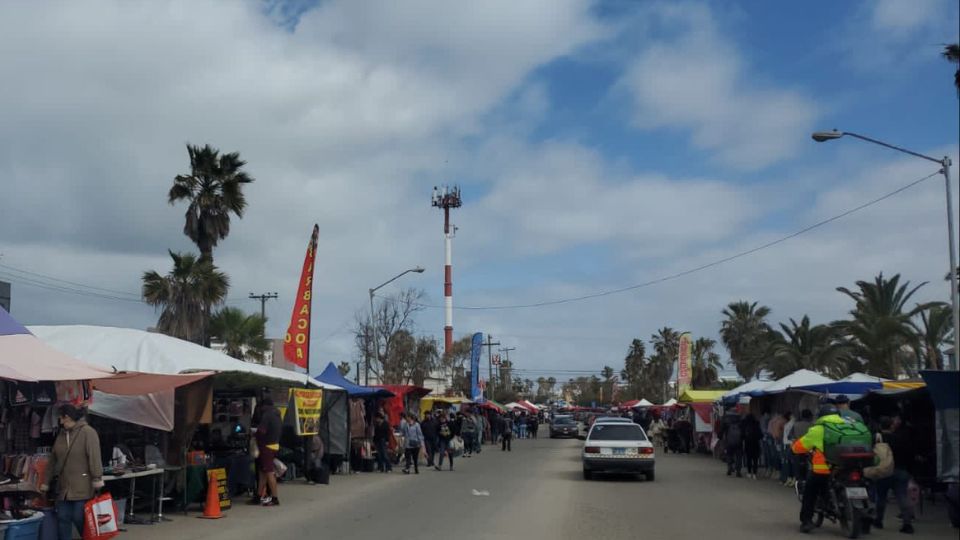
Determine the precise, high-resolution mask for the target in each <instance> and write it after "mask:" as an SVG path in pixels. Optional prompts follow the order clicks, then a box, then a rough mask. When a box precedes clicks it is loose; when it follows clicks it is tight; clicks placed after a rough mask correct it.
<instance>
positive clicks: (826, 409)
mask: <svg viewBox="0 0 960 540" xmlns="http://www.w3.org/2000/svg"><path fill="white" fill-rule="evenodd" d="M838 412H839V409H837V406H836V405H834V404H832V403H826V404H823V405H821V406H820V411H819V412H818V413H817V418H823V417H824V416H829V415H831V414H837V413H838Z"/></svg>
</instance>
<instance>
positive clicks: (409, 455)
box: [400, 413, 423, 474]
mask: <svg viewBox="0 0 960 540" xmlns="http://www.w3.org/2000/svg"><path fill="white" fill-rule="evenodd" d="M403 416H404V419H403V422H401V423H400V433H402V434H403V440H404V443H403V457H404V463H403V474H410V461H411V460H412V461H413V471H414V474H420V447H421V446H423V430H421V429H420V424H418V423H417V417H416V415H414V414H413V413H411V414H404V415H403Z"/></svg>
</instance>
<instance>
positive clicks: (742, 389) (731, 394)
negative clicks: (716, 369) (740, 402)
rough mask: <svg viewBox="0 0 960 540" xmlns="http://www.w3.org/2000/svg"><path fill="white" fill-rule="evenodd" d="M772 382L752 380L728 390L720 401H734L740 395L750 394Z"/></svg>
mask: <svg viewBox="0 0 960 540" xmlns="http://www.w3.org/2000/svg"><path fill="white" fill-rule="evenodd" d="M772 382H773V381H768V380H766V379H762V380H761V379H754V380H752V381H747V382H745V383H743V384H741V385H740V386H738V387H736V388H734V389H733V390H728V391H727V392H726V393H725V394H723V396H722V399H723V400H724V401H728V402H729V401H736V400H737V399H739V398H740V396H741V395H742V394H749V393H750V392H753V391H756V390H760V389H761V388H763V387H764V386H767V385H768V384H770V383H772Z"/></svg>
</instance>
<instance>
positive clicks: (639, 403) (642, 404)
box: [620, 399, 653, 409]
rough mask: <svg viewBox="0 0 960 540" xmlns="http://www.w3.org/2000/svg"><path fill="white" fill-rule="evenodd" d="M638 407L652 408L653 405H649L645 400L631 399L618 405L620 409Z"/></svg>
mask: <svg viewBox="0 0 960 540" xmlns="http://www.w3.org/2000/svg"><path fill="white" fill-rule="evenodd" d="M638 407H653V403H650V402H649V401H647V400H646V399H631V400H630V401H627V402H625V403H623V404H621V405H620V408H622V409H633V408H638Z"/></svg>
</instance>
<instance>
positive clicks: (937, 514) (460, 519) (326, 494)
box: [124, 438, 957, 540]
mask: <svg viewBox="0 0 960 540" xmlns="http://www.w3.org/2000/svg"><path fill="white" fill-rule="evenodd" d="M582 444H583V443H582V442H580V441H577V440H550V439H545V438H541V439H537V440H522V441H514V448H513V452H507V453H505V452H501V451H500V449H499V448H498V447H493V446H485V447H484V451H483V453H482V454H480V455H479V456H475V457H472V458H469V459H458V460H457V462H456V464H455V467H454V471H452V472H451V471H447V470H443V471H442V472H438V471H435V470H433V469H427V468H426V467H425V466H424V467H421V471H420V474H419V475H414V474H410V475H404V474H401V473H400V471H399V470H396V469H395V471H394V472H393V473H391V474H379V473H365V474H352V475H334V476H332V477H331V483H330V485H327V486H308V485H305V484H302V483H299V482H298V483H293V484H282V485H281V495H280V499H281V501H282V504H281V506H278V507H273V508H261V507H252V506H247V505H243V504H238V505H236V506H235V507H234V508H232V509H231V510H228V511H226V512H225V514H226V515H227V517H226V518H225V519H222V520H219V521H207V520H202V519H197V518H196V517H195V516H196V514H195V513H191V515H190V516H187V517H185V516H183V515H178V514H171V515H169V517H171V518H173V519H174V521H173V522H170V523H163V524H161V525H151V526H135V525H131V526H129V532H128V533H127V534H125V535H124V536H125V537H127V538H138V539H139V538H144V539H154V538H156V539H161V538H163V539H166V538H178V539H182V540H191V539H198V540H199V539H206V540H219V539H223V540H238V539H262V540H287V539H290V540H293V539H297V540H300V539H303V538H344V539H349V538H371V539H393V538H396V539H408V538H415V539H417V540H434V539H436V540H451V539H456V540H474V539H518V538H519V539H541V538H543V539H551V540H560V539H571V540H573V539H577V540H579V539H603V540H613V539H637V538H649V539H655V540H673V539H727V538H730V539H736V540H753V539H757V540H760V539H770V538H811V537H817V538H842V536H841V535H840V531H839V527H838V526H836V525H831V524H830V523H826V524H824V526H823V528H822V529H820V530H818V531H816V532H815V533H814V534H813V535H810V536H807V535H803V534H800V533H799V532H798V531H797V529H798V525H799V524H798V521H797V519H798V518H797V513H798V511H799V503H798V502H797V499H796V496H795V495H794V493H793V490H792V489H788V488H785V487H782V486H780V485H778V484H777V483H776V482H775V481H773V480H764V479H760V480H750V479H746V478H740V479H738V478H728V477H727V476H726V475H725V468H724V467H723V465H722V464H721V463H720V462H718V461H716V460H713V459H711V458H709V457H706V456H697V455H680V456H677V455H673V454H670V455H662V454H658V456H657V478H656V480H655V481H653V482H647V481H643V480H638V479H636V478H634V477H630V476H610V477H603V476H601V477H599V478H598V479H596V480H592V481H585V480H583V479H582V474H581V467H580V455H579V450H580V448H581V446H582ZM474 490H476V491H477V492H478V493H483V492H489V495H488V496H484V495H476V494H474ZM889 510H890V512H889V513H891V514H892V516H889V517H888V523H887V528H886V529H885V530H883V531H877V532H875V533H874V534H871V535H870V536H868V537H867V538H877V539H880V538H904V537H905V535H901V534H899V533H898V532H897V524H896V523H895V520H894V519H893V517H894V516H895V515H896V505H895V503H891V507H890V509H889ZM916 528H917V532H918V534H917V535H916V537H917V538H952V539H955V538H957V533H956V530H954V529H951V528H950V525H949V523H948V522H947V520H946V515H945V510H944V507H943V501H942V499H940V500H939V501H938V504H937V505H936V506H934V507H931V506H930V503H927V505H926V508H925V511H924V514H923V515H922V516H921V517H920V519H919V520H918V521H917V523H916Z"/></svg>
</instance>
